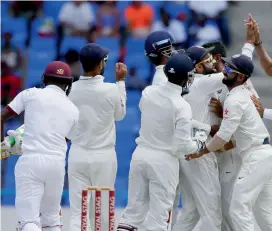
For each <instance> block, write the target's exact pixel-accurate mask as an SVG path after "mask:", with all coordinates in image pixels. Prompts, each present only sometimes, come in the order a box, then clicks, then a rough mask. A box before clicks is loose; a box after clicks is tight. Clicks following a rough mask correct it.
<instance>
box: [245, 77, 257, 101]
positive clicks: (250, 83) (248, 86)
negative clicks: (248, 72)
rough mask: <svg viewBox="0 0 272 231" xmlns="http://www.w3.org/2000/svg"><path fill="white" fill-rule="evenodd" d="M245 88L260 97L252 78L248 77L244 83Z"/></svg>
mask: <svg viewBox="0 0 272 231" xmlns="http://www.w3.org/2000/svg"><path fill="white" fill-rule="evenodd" d="M244 86H245V88H246V89H247V90H248V91H249V92H250V93H251V94H252V95H255V96H256V97H257V98H259V95H258V93H257V91H256V90H255V88H254V86H253V84H252V82H251V80H250V79H248V80H247V81H246V82H245V83H244Z"/></svg>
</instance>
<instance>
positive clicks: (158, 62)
mask: <svg viewBox="0 0 272 231" xmlns="http://www.w3.org/2000/svg"><path fill="white" fill-rule="evenodd" d="M162 57H163V56H162V55H160V54H159V55H158V56H157V57H150V56H148V58H149V60H150V61H151V62H152V63H153V64H154V65H155V66H158V65H161V62H162Z"/></svg>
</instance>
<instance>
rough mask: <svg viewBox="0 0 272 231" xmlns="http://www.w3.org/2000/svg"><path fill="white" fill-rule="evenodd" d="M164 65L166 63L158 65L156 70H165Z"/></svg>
mask: <svg viewBox="0 0 272 231" xmlns="http://www.w3.org/2000/svg"><path fill="white" fill-rule="evenodd" d="M163 67H164V65H159V66H156V70H162V71H163Z"/></svg>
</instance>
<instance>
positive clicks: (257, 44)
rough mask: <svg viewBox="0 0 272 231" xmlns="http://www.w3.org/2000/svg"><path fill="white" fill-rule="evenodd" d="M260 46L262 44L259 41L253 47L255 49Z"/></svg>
mask: <svg viewBox="0 0 272 231" xmlns="http://www.w3.org/2000/svg"><path fill="white" fill-rule="evenodd" d="M262 44H263V42H262V41H260V42H258V43H254V46H255V47H260V46H261V45H262Z"/></svg>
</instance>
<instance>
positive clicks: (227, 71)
mask: <svg viewBox="0 0 272 231" xmlns="http://www.w3.org/2000/svg"><path fill="white" fill-rule="evenodd" d="M224 70H225V72H226V73H228V74H231V73H237V74H240V75H244V74H243V73H241V72H239V71H236V70H234V69H233V68H231V67H230V66H229V65H227V64H225V65H224Z"/></svg>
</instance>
